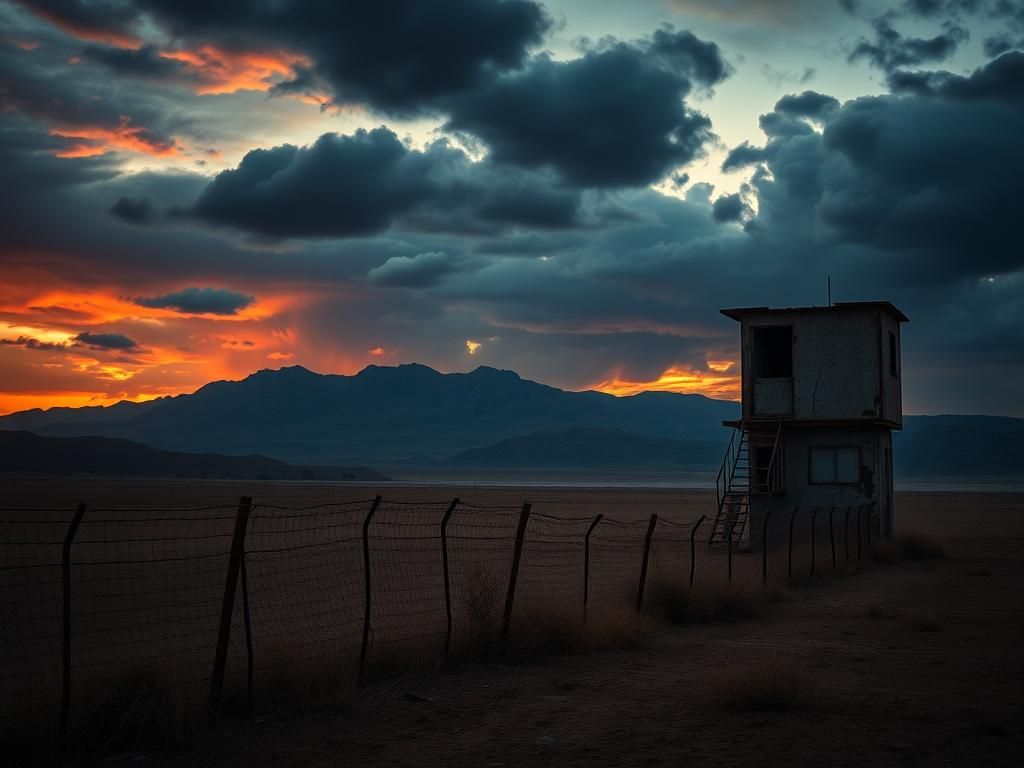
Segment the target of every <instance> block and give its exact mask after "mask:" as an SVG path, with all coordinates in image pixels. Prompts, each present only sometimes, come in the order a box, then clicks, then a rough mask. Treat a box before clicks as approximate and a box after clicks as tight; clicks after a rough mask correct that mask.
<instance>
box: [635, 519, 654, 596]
mask: <svg viewBox="0 0 1024 768" xmlns="http://www.w3.org/2000/svg"><path fill="white" fill-rule="evenodd" d="M657 524H658V516H657V515H651V522H650V523H648V524H647V535H646V536H644V558H643V560H641V561H640V586H639V587H638V589H637V592H636V609H637V610H638V611H639V610H640V609H641V608H643V607H644V586H645V585H646V583H647V562H648V561H649V560H650V557H651V538H652V537H653V536H654V526H656V525H657Z"/></svg>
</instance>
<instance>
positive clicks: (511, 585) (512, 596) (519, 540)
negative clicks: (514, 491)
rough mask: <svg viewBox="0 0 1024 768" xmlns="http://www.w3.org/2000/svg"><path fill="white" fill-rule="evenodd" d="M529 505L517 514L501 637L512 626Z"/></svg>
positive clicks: (524, 506)
mask: <svg viewBox="0 0 1024 768" xmlns="http://www.w3.org/2000/svg"><path fill="white" fill-rule="evenodd" d="M530 509H531V506H530V505H529V504H523V511H522V512H520V513H519V527H518V528H517V529H516V544H515V549H514V550H513V551H512V572H511V573H510V574H509V576H508V592H507V593H506V594H505V611H504V612H503V613H502V615H501V637H502V639H504V638H505V636H506V635H507V634H508V628H509V626H510V625H511V624H512V606H513V605H514V604H515V600H516V580H517V579H518V578H519V560H520V559H521V558H522V556H523V537H524V536H526V525H527V523H529V522H530Z"/></svg>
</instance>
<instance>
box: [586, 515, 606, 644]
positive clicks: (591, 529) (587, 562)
mask: <svg viewBox="0 0 1024 768" xmlns="http://www.w3.org/2000/svg"><path fill="white" fill-rule="evenodd" d="M603 517H604V515H598V516H597V517H595V518H594V522H592V523H591V524H590V527H589V528H587V535H586V536H584V537H583V623H584V624H586V623H587V603H588V601H589V600H590V534H592V533H593V532H594V529H595V528H597V524H598V523H600V522H601V518H603Z"/></svg>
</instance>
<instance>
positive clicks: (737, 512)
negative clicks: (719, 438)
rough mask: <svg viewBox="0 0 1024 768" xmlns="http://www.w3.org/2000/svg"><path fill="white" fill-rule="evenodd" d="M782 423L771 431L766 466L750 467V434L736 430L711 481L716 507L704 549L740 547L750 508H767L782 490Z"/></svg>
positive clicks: (739, 429)
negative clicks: (774, 496)
mask: <svg viewBox="0 0 1024 768" xmlns="http://www.w3.org/2000/svg"><path fill="white" fill-rule="evenodd" d="M781 434H782V423H781V422H779V424H778V426H777V427H776V430H775V436H774V438H775V439H774V442H773V443H772V449H771V458H770V459H769V461H768V464H767V465H764V466H758V465H755V463H754V460H753V458H754V456H755V455H756V452H754V451H752V450H751V442H750V430H749V429H748V428H747V427H746V426H745V425H744V426H741V427H737V428H736V429H735V430H734V431H733V434H732V437H731V438H730V440H729V447H728V448H726V450H725V459H724V460H723V461H722V467H721V469H719V470H718V477H717V478H716V480H715V501H716V504H717V506H718V511H717V514H716V515H715V523H714V525H713V526H712V528H711V536H710V538H709V539H708V546H709V547H711V548H715V547H718V546H722V545H724V546H729V545H732V547H733V548H737V547H739V546H740V543H741V542H743V541H744V535H745V534H749V531H748V528H749V526H748V523H749V520H750V505H751V504H752V503H754V502H755V501H756V502H758V503H759V504H761V507H760V508H759V509H760V511H762V512H767V509H766V505H770V504H771V497H772V494H774V493H777V492H779V491H781V490H782V462H781V461H778V460H777V457H778V455H779V436H780V435H781Z"/></svg>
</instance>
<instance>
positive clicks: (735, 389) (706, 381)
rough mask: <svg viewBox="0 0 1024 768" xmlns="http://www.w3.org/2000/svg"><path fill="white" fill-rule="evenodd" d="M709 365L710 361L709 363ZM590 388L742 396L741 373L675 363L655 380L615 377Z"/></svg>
mask: <svg viewBox="0 0 1024 768" xmlns="http://www.w3.org/2000/svg"><path fill="white" fill-rule="evenodd" d="M709 367H711V366H710V364H709ZM590 389H596V390H597V391H598V392H607V393H608V394H610V395H619V396H623V395H636V394H639V393H640V392H680V393H684V394H700V395H706V396H708V397H715V398H720V399H723V400H739V399H740V377H739V376H722V375H719V374H716V373H714V369H712V373H707V372H705V371H698V370H687V369H684V368H679V367H676V366H672V367H671V368H669V369H668V370H667V371H665V372H664V373H663V374H661V376H659V377H658V378H657V379H655V380H654V381H635V380H629V379H622V378H618V377H615V378H611V379H608V380H606V381H602V382H599V383H597V384H594V385H593V386H592V387H590Z"/></svg>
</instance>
